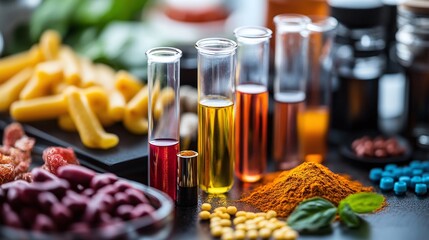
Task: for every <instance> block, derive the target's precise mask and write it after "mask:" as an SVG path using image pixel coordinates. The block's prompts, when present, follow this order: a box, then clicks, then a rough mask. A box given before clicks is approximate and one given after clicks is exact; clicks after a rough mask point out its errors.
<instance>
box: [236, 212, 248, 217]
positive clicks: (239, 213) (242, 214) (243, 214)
mask: <svg viewBox="0 0 429 240" xmlns="http://www.w3.org/2000/svg"><path fill="white" fill-rule="evenodd" d="M235 216H236V217H240V216H246V212H245V211H238V212H237V213H236V214H235Z"/></svg>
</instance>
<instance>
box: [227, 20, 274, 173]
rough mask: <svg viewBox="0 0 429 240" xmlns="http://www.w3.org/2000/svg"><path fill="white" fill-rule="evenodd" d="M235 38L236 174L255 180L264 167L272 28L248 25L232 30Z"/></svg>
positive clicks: (265, 159)
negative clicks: (236, 45) (236, 46)
mask: <svg viewBox="0 0 429 240" xmlns="http://www.w3.org/2000/svg"><path fill="white" fill-rule="evenodd" d="M234 34H235V37H236V38H237V44H238V48H237V77H236V109H235V110H236V111H235V112H236V114H235V174H236V176H237V177H238V178H239V179H240V180H242V181H244V182H256V181H258V180H259V179H260V178H261V177H262V174H263V173H264V171H265V168H266V161H267V156H266V153H267V119H268V68H269V52H270V49H269V47H270V38H271V34H272V32H271V30H270V29H268V28H265V27H257V26H255V27H254V26H247V27H240V28H237V29H235V31H234Z"/></svg>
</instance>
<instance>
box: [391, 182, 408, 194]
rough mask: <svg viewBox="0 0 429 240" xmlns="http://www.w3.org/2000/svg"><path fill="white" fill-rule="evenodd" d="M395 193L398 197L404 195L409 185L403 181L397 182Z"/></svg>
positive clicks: (394, 188)
mask: <svg viewBox="0 0 429 240" xmlns="http://www.w3.org/2000/svg"><path fill="white" fill-rule="evenodd" d="M393 191H394V192H395V194H396V195H403V194H404V193H405V192H406V191H407V184H406V183H405V182H402V181H399V182H395V186H394V187H393Z"/></svg>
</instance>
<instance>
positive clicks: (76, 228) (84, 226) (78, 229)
mask: <svg viewBox="0 0 429 240" xmlns="http://www.w3.org/2000/svg"><path fill="white" fill-rule="evenodd" d="M69 229H70V230H71V231H72V232H74V233H77V234H79V235H84V236H85V235H86V234H89V233H90V232H91V226H90V225H89V224H88V223H85V222H77V223H73V224H71V225H70V228H69ZM83 239H86V238H83ZM89 239H90V238H89Z"/></svg>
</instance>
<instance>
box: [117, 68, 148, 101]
mask: <svg viewBox="0 0 429 240" xmlns="http://www.w3.org/2000/svg"><path fill="white" fill-rule="evenodd" d="M142 86H143V84H142V83H141V82H140V81H139V80H137V79H136V78H134V76H132V75H131V74H129V73H127V72H125V71H119V72H118V73H117V74H116V80H115V88H116V89H117V90H119V92H121V93H122V95H123V96H124V97H125V100H126V101H127V102H128V101H130V100H131V99H132V98H133V97H134V95H136V94H137V93H138V92H139V90H140V89H141V88H142Z"/></svg>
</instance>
